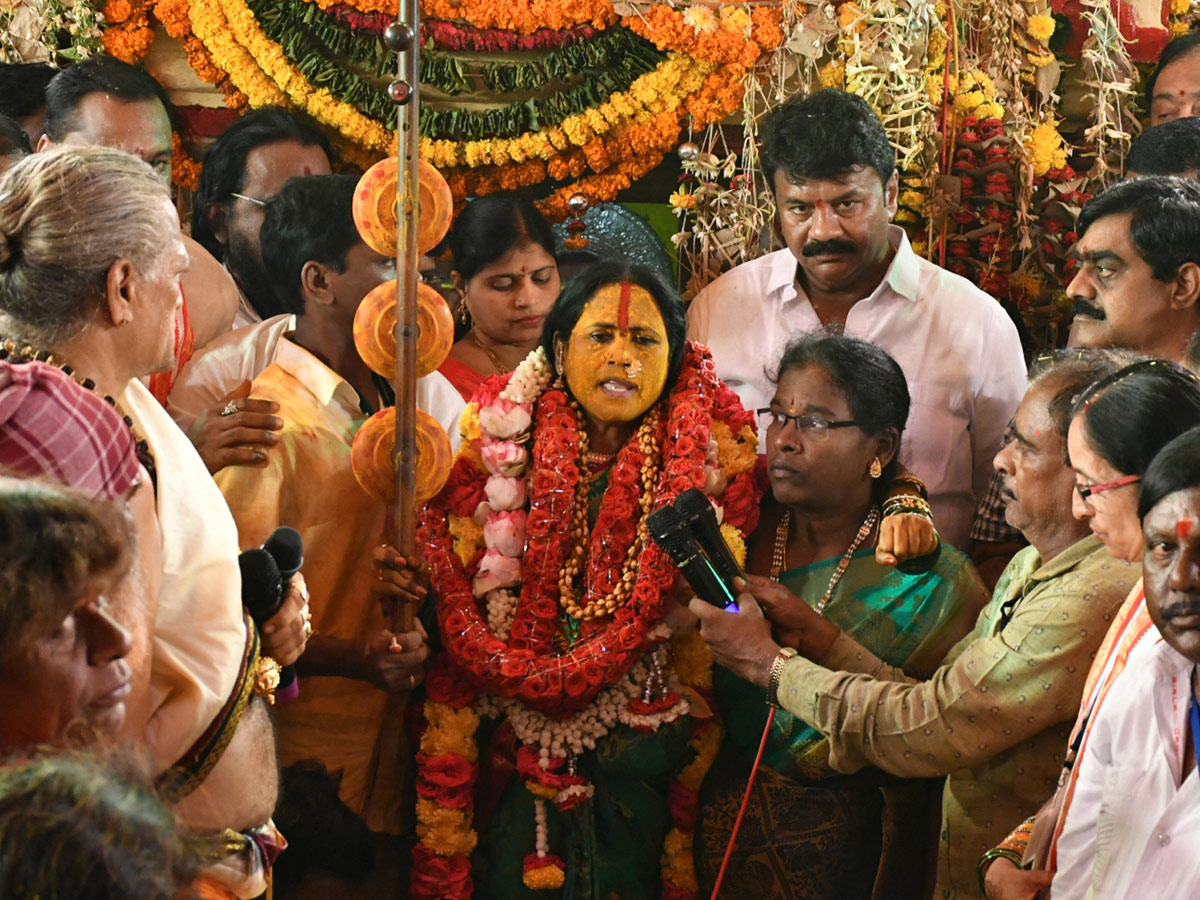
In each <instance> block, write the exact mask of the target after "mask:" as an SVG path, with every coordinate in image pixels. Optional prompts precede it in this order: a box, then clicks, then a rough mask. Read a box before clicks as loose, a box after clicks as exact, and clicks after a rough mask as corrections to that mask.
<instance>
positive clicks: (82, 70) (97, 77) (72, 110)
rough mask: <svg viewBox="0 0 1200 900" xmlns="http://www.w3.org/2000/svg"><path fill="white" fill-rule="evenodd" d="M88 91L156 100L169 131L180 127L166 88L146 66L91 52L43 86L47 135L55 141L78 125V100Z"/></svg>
mask: <svg viewBox="0 0 1200 900" xmlns="http://www.w3.org/2000/svg"><path fill="white" fill-rule="evenodd" d="M91 94H111V95H112V96H113V97H115V98H116V99H117V100H120V101H121V102H122V103H142V102H145V101H147V100H157V101H158V102H159V103H161V104H162V108H163V111H164V112H165V113H166V114H167V121H168V122H169V123H170V125H171V130H172V131H178V130H179V120H178V118H177V117H176V115H175V107H174V106H173V105H172V103H171V98H170V97H168V96H167V92H166V90H164V89H163V86H162V85H161V84H159V83H158V82H157V81H155V80H154V78H153V77H152V76H151V75H150V73H149V72H147V71H146V70H145V69H142V68H140V67H139V66H131V65H130V64H129V63H127V62H122V61H121V60H119V59H114V58H113V57H111V56H93V57H91V58H90V59H85V60H83V61H82V62H77V63H75V65H73V66H70V67H69V68H66V69H63V70H62V71H61V72H59V73H58V74H57V75H55V76H54V78H53V79H52V80H51V81H50V84H49V85H47V86H46V135H47V136H48V137H49V138H50V140H52V141H55V142H58V141H61V140H62V139H63V138H65V137H66V136H67V135H68V134H70V133H71V132H73V131H74V130H75V129H76V128H77V127H78V125H77V123H76V113H78V111H79V104H80V103H82V102H83V99H84V98H85V97H87V96H89V95H91Z"/></svg>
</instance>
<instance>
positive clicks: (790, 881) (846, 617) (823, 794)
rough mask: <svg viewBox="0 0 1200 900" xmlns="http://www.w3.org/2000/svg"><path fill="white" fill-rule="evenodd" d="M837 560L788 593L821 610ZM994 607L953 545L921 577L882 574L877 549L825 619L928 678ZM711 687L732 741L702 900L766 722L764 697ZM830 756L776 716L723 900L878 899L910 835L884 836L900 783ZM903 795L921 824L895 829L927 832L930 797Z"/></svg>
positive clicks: (715, 784) (739, 687) (791, 583)
mask: <svg viewBox="0 0 1200 900" xmlns="http://www.w3.org/2000/svg"><path fill="white" fill-rule="evenodd" d="M838 561H839V558H831V559H827V560H823V561H821V562H818V563H814V564H812V565H809V566H804V567H801V568H797V569H792V570H789V571H787V572H785V573H783V574H782V575H781V576H780V579H779V580H780V583H782V584H783V585H784V586H785V587H787V588H788V589H789V590H791V591H792V592H793V593H794V594H796V595H797V596H799V597H801V598H802V599H804V600H805V602H807V603H808V604H809V605H810V606H815V605H816V602H817V600H818V599H819V598H820V597H821V596H822V595H823V594H824V592H825V589H826V587H827V586H828V584H829V580H830V577H831V576H832V575H833V572H834V570H835V568H836V567H837V563H838ZM986 601H987V594H986V591H985V589H984V587H983V585H982V584H981V583H980V581H979V578H978V576H977V575H976V574H975V570H974V569H973V568H972V567H971V565H970V563H969V561H968V560H967V558H966V557H965V556H964V555H963V554H962V553H960V552H958V551H957V550H954V549H953V548H951V547H943V549H942V553H941V555H940V557H939V559H938V561H937V563H936V564H935V565H934V567H933V568H932V569H931V570H930V571H928V572H925V573H922V574H920V575H906V574H904V573H902V572H900V571H898V570H896V569H894V568H891V567H884V566H880V565H878V564H877V563H876V562H875V551H874V549H873V548H867V549H863V550H860V551H859V552H858V553H856V554H855V555H854V557H853V558H852V560H851V563H850V566H849V568H847V569H846V572H845V575H844V576H843V577H842V579H841V582H840V583H839V584H838V587H837V590H836V591H835V592H834V595H833V598H832V599H831V601H830V602H829V605H828V606H827V607H826V608H825V617H826V618H827V619H829V620H830V621H832V622H833V623H834V624H836V625H837V626H838V627H839V628H841V629H842V630H843V631H845V632H847V633H848V634H850V635H851V636H852V637H853V638H854V639H855V640H857V641H858V642H859V643H861V644H863V645H864V646H866V647H867V648H868V649H870V650H871V651H872V652H873V653H875V654H876V655H877V656H879V657H880V658H882V659H883V660H885V661H887V662H888V663H890V664H891V665H896V666H902V667H903V668H905V670H906V671H908V672H910V674H914V675H920V674H928V673H929V672H931V671H932V670H933V669H934V668H936V667H937V665H938V664H939V663H940V662H941V659H942V657H943V656H945V654H946V652H947V651H949V649H950V648H951V647H952V646H953V645H954V643H955V642H956V641H957V640H958V639H959V638H960V637H962V636H963V635H964V634H966V633H967V631H968V630H969V628H970V626H971V623H972V620H973V618H974V614H975V612H977V611H978V610H979V609H980V608H982V606H983V604H984V603H985V602H986ZM713 686H714V690H715V693H716V699H717V704H718V707H719V709H720V713H721V715H722V716H723V717H724V720H725V725H726V728H727V735H726V738H725V741H724V744H723V745H722V748H721V752H720V754H719V755H718V757H717V760H716V762H715V763H714V765H713V767H712V768H711V769H710V770H709V773H708V776H707V777H706V778H705V781H704V784H703V786H702V787H701V791H700V809H701V814H700V822H699V824H698V826H697V830H696V840H695V857H696V874H697V877H698V879H699V882H700V885H701V894H702V895H704V896H707V895H708V894H709V893H710V892H711V890H712V883H713V880H714V879H715V876H716V872H717V869H718V868H719V867H720V864H721V857H722V855H723V854H724V851H725V846H726V844H727V843H728V841H729V836H730V832H731V830H732V826H733V820H734V818H735V816H736V815H737V810H738V807H739V805H740V803H741V800H742V794H743V792H744V791H745V787H746V781H747V778H748V776H749V772H750V766H751V763H752V761H753V759H754V755H755V753H756V752H757V750H758V744H759V741H760V739H761V736H762V732H763V728H764V726H765V725H766V720H767V705H766V703H765V698H764V696H763V691H762V688H759V687H756V686H754V685H752V684H750V683H749V682H746V681H742V680H741V679H739V678H737V677H735V676H734V675H732V674H731V673H730V672H728V671H727V670H725V669H721V668H717V669H715V670H714V672H713ZM828 755H829V754H828V743H827V741H826V740H825V739H824V738H823V737H822V736H821V734H820V732H818V731H816V730H814V729H813V728H810V727H809V726H808V725H806V724H805V723H804V722H802V721H801V720H799V719H797V718H796V717H795V716H793V715H791V714H790V713H787V712H784V711H783V710H776V712H775V720H774V722H773V724H772V727H771V732H770V736H769V738H768V741H767V745H766V748H765V750H764V752H763V761H762V766H761V767H760V769H759V773H758V776H757V779H756V782H755V787H754V790H753V792H752V794H751V797H750V802H749V805H748V806H747V810H746V817H745V820H744V821H743V823H742V827H741V831H740V832H739V834H738V838H737V843H736V846H735V848H734V851H733V855H732V857H731V859H730V864H729V869H728V871H727V872H726V875H725V880H724V883H723V886H722V889H721V896H722V898H723V900H740V898H746V900H751V898H753V900H759V898H763V897H772V898H784V900H824V898H829V900H834V898H836V900H857V898H864V900H868V898H870V897H871V896H872V892H873V889H874V886H875V881H876V875H877V872H878V871H879V869H880V857H881V854H882V853H883V849H884V845H885V844H892V843H895V842H899V841H900V840H901V839H902V838H903V837H904V835H900V834H885V831H897V830H898V829H896V828H885V827H884V824H883V823H884V819H885V814H884V813H885V796H884V792H883V791H882V790H881V788H883V787H884V786H886V785H889V784H893V783H895V782H896V780H895V779H892V778H891V777H890V776H887V775H886V774H884V773H882V772H880V771H879V770H877V769H865V770H863V771H861V772H858V773H856V774H854V775H842V774H839V773H837V772H835V771H834V770H833V769H831V768H830V767H829V763H828ZM918 784H920V783H918ZM901 792H902V793H903V794H905V795H906V796H907V798H908V800H909V801H910V802H909V803H908V804H907V807H906V808H907V809H908V813H909V814H910V815H911V817H912V818H914V819H916V820H919V821H910V822H907V823H904V822H898V823H896V822H893V824H894V825H900V826H902V827H906V828H907V829H908V831H909V832H913V831H914V830H918V831H920V832H921V833H923V831H924V829H925V828H926V826H927V819H926V817H925V810H926V808H927V805H928V800H929V796H928V788H927V787H925V786H923V787H921V788H920V789H919V790H917V791H915V792H914V791H913V790H911V789H910V788H909V786H907V785H906V786H905V787H904V788H901ZM914 793H915V794H916V796H915V797H914V796H912V795H913V794H914ZM889 796H890V795H889ZM894 801H895V798H891V799H890V800H889V803H891V804H894ZM887 818H888V819H889V820H891V819H893V817H892V816H888V817H887ZM918 843H919V842H918ZM912 862H914V865H913V866H912V867H910V870H909V872H908V873H907V874H906V875H905V878H906V880H907V879H908V878H910V877H911V878H922V877H923V860H919V859H918V860H915V861H912ZM887 896H891V897H896V896H900V893H899V892H898V891H895V890H893V891H891V892H889V893H888V894H887Z"/></svg>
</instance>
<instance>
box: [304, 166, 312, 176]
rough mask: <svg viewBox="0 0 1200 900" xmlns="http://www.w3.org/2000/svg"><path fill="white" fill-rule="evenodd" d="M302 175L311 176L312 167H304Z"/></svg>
mask: <svg viewBox="0 0 1200 900" xmlns="http://www.w3.org/2000/svg"><path fill="white" fill-rule="evenodd" d="M304 174H305V175H311V174H312V166H305V167H304Z"/></svg>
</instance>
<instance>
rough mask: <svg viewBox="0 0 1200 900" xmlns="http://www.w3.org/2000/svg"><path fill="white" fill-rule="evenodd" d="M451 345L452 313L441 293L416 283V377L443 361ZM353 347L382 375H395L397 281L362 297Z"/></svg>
mask: <svg viewBox="0 0 1200 900" xmlns="http://www.w3.org/2000/svg"><path fill="white" fill-rule="evenodd" d="M453 344H454V316H453V315H452V314H451V312H450V307H448V306H447V305H446V301H445V300H443V299H442V295H441V294H439V293H438V292H437V291H435V290H434V289H433V288H431V287H430V286H429V285H427V284H423V283H422V284H419V285H417V377H418V378H424V377H425V376H426V375H428V374H429V373H430V372H433V371H435V370H436V369H437V367H438V366H440V365H441V364H442V363H444V362H445V361H446V357H447V356H449V355H450V347H451V346H452V345H453ZM354 346H355V347H357V348H358V355H359V356H361V357H362V359H363V362H365V363H366V364H367V365H368V366H370V367H371V371H372V372H378V373H379V374H380V375H382V376H383V377H384V378H389V379H393V378H395V377H396V282H395V281H387V282H384V283H383V284H381V285H379V287H377V288H375V289H374V290H372V291H371V293H369V294H367V296H366V297H364V298H363V301H362V303H360V304H359V305H358V312H357V313H355V316H354Z"/></svg>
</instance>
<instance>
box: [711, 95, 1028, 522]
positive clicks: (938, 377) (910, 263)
mask: <svg viewBox="0 0 1200 900" xmlns="http://www.w3.org/2000/svg"><path fill="white" fill-rule="evenodd" d="M762 160H763V163H762V165H763V174H764V176H765V177H766V179H767V182H768V183H769V184H770V185H771V188H772V190H773V191H774V194H775V202H776V206H777V207H778V212H777V214H776V215H777V218H776V228H777V232H778V234H779V236H780V237H781V239H782V240H783V243H784V244H785V245H786V247H785V248H784V249H783V250H778V251H776V252H774V253H770V254H767V255H766V256H762V257H760V258H758V259H756V260H752V261H751V262H748V263H744V264H743V265H741V266H738V267H737V268H736V269H734V270H733V271H731V272H727V273H726V274H725V275H723V276H721V277H720V278H718V279H717V280H716V281H714V282H713V283H712V284H711V285H709V286H708V287H707V288H705V289H704V290H703V291H701V292H700V294H699V295H698V296H697V297H696V299H695V300H693V301H692V304H691V308H690V309H689V311H688V337H689V338H692V339H694V340H697V341H700V342H701V343H705V344H708V345H709V347H710V348H711V349H712V352H713V359H714V361H715V362H716V365H717V372H718V374H719V375H720V376H721V378H722V379H723V380H724V381H725V382H726V383H728V384H729V386H730V387H732V388H733V389H734V390H735V391H737V392H738V394H739V395H740V396H741V398H742V402H743V403H744V404H745V405H746V407H747V408H748V409H755V408H758V407H763V406H766V405H767V401H768V400H770V398H771V396H772V394H773V390H772V388H771V386H770V384H769V381H768V378H767V369H768V368H770V366H771V363H772V362H773V361H774V360H776V359H777V358H778V356H779V354H780V352H781V351H782V349H783V346H784V345H785V344H786V343H787V341H788V339H789V338H791V337H793V336H794V335H795V334H796V333H797V332H803V331H814V330H817V329H822V328H828V329H833V330H836V331H839V332H843V333H845V334H847V335H850V336H853V337H857V338H862V339H863V340H867V341H871V342H872V343H875V344H878V345H879V346H881V347H883V348H884V349H885V350H887V351H888V353H890V354H891V355H892V356H893V357H894V358H895V359H896V361H897V362H898V363H900V367H901V368H902V369H903V370H904V375H905V377H906V379H907V380H908V387H909V393H910V394H911V396H912V413H911V415H910V417H909V422H908V429H907V433H908V434H909V435H911V437H910V438H909V439H908V441H907V444H906V446H905V448H904V450H903V451H902V452H901V461H902V462H903V463H904V465H905V466H906V467H907V468H908V469H910V470H911V471H912V472H914V473H915V474H917V475H918V476H920V478H921V479H922V480H923V481H924V482H925V484H926V486H927V487H928V489H929V500H930V502H931V504H932V506H933V510H934V518H935V521H936V522H937V526H938V529H939V530H940V531H941V533H942V535H943V536H944V537H945V539H946V540H947V541H949V542H950V543H952V544H955V545H959V546H965V542H966V540H967V538H968V534H969V530H970V528H971V523H972V520H973V519H974V516H975V510H976V507H977V506H978V503H979V500H980V498H982V496H983V493H984V491H985V490H986V489H987V486H988V482H989V480H990V478H991V474H992V465H991V461H992V457H993V456H994V455H995V453H996V451H997V450H998V449H999V448H1000V445H1001V443H1002V438H1003V435H1004V428H1005V425H1006V424H1007V423H1008V420H1009V418H1010V417H1011V416H1012V413H1013V410H1015V409H1016V408H1017V403H1018V401H1019V400H1020V398H1021V393H1022V391H1023V390H1024V386H1025V362H1024V358H1023V356H1022V353H1021V344H1020V340H1019V339H1018V337H1017V331H1016V328H1015V327H1014V325H1013V323H1012V322H1011V321H1010V320H1009V318H1008V316H1007V315H1006V314H1005V312H1004V310H1003V309H1002V308H1001V307H1000V304H998V303H997V302H996V301H995V300H994V299H992V298H991V297H989V296H988V295H987V294H985V293H984V292H983V291H981V290H979V289H978V288H977V287H975V286H974V285H973V284H971V283H970V282H969V281H967V280H966V279H964V278H960V277H959V276H957V275H954V274H952V273H950V272H947V271H946V270H944V269H941V268H939V267H938V266H935V265H934V264H932V263H930V262H928V261H927V260H924V259H921V258H920V257H919V256H917V255H916V253H914V252H913V249H912V246H911V245H910V244H909V241H908V238H907V236H906V235H905V233H904V231H903V229H901V228H900V227H899V226H896V225H891V224H890V220H891V218H892V217H893V216H894V215H895V214H896V211H897V208H898V195H899V180H898V174H897V172H896V166H895V155H894V153H893V151H892V147H891V145H890V144H889V143H888V138H887V133H886V132H885V131H884V129H883V124H882V123H881V122H880V121H879V118H878V117H877V116H876V115H875V113H874V112H872V110H871V108H870V107H869V106H868V105H867V104H866V102H865V101H863V100H862V99H861V98H859V97H856V96H854V95H852V94H848V93H845V92H843V91H832V90H830V91H820V92H818V93H816V94H813V95H811V96H808V97H804V96H796V97H793V98H791V99H790V100H788V101H787V102H786V103H784V104H783V105H782V106H780V107H779V108H778V109H776V110H775V111H774V112H772V114H771V115H770V117H769V119H768V121H767V124H766V125H765V127H764V128H763V136H762Z"/></svg>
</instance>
